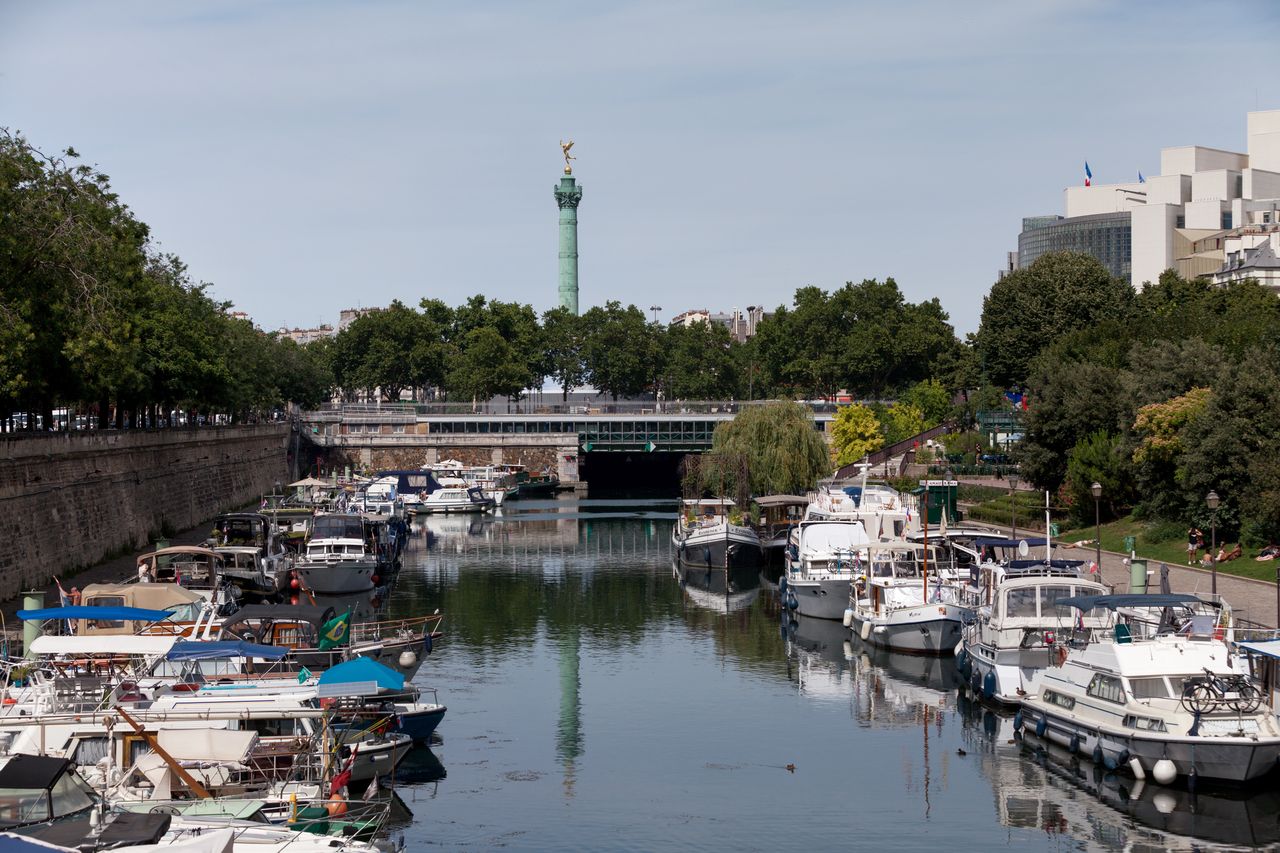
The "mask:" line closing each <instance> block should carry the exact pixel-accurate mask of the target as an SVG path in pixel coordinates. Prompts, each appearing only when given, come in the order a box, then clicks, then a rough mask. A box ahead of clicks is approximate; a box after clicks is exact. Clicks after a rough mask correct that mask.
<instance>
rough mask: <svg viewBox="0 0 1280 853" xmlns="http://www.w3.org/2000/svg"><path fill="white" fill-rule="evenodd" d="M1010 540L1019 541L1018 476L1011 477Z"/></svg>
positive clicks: (1011, 475) (1012, 475)
mask: <svg viewBox="0 0 1280 853" xmlns="http://www.w3.org/2000/svg"><path fill="white" fill-rule="evenodd" d="M1009 530H1010V532H1009V538H1010V539H1012V540H1014V541H1015V542H1016V541H1017V539H1018V475H1017V474H1010V475H1009Z"/></svg>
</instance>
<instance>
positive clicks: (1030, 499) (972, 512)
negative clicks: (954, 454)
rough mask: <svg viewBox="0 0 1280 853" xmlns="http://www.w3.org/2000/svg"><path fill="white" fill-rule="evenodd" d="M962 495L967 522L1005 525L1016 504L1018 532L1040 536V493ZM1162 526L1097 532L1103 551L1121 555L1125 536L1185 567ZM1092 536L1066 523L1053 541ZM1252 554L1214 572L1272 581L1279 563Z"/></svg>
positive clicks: (1155, 558)
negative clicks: (965, 504) (966, 503)
mask: <svg viewBox="0 0 1280 853" xmlns="http://www.w3.org/2000/svg"><path fill="white" fill-rule="evenodd" d="M960 497H961V500H962V501H966V502H967V501H977V502H975V503H973V504H970V505H968V506H966V507H965V510H966V518H970V519H973V520H974V521H986V522H994V523H996V524H1000V525H1003V526H1005V527H1008V526H1009V521H1010V519H1011V517H1012V514H1013V513H1014V512H1015V505H1016V513H1017V517H1018V530H1019V531H1023V532H1026V533H1027V534H1028V535H1035V534H1039V535H1041V536H1043V535H1044V495H1043V494H1042V493H1040V492H1025V491H1024V492H1019V493H1018V494H1016V495H1014V496H1012V497H1011V496H1010V495H1009V494H1008V493H1007V492H1006V491H1005V490H1003V489H994V488H987V487H981V486H977V487H966V488H965V489H964V491H963V492H962V494H961V496H960ZM1053 517H1054V518H1057V519H1063V518H1065V513H1061V512H1057V511H1055V512H1054V513H1053ZM1060 523H1062V522H1060ZM1164 528H1165V529H1164V530H1163V531H1157V529H1156V527H1155V526H1154V525H1152V524H1149V523H1148V522H1145V521H1138V520H1136V519H1133V518H1122V519H1118V520H1116V521H1112V522H1108V523H1107V524H1104V525H1102V528H1101V534H1102V548H1103V550H1104V551H1115V552H1119V553H1124V538H1125V537H1126V536H1133V537H1134V538H1135V539H1136V540H1137V544H1136V550H1137V552H1138V556H1139V557H1140V558H1143V559H1146V560H1149V561H1151V562H1155V563H1169V564H1170V565H1175V566H1185V565H1186V564H1187V541H1186V538H1185V536H1182V535H1178V536H1176V537H1174V538H1173V539H1169V538H1168V532H1169V531H1168V525H1164ZM1161 534H1163V535H1161ZM1205 534H1206V541H1205V547H1206V548H1207V547H1208V544H1209V543H1208V531H1207V530H1206V531H1205ZM1149 535H1153V536H1154V538H1155V539H1157V540H1160V541H1152V540H1151V539H1150V538H1148V536H1149ZM1093 537H1094V528H1093V525H1089V526H1087V527H1081V528H1076V529H1074V530H1072V529H1068V528H1067V527H1066V526H1065V524H1064V526H1063V527H1062V531H1061V534H1060V535H1059V536H1058V537H1057V538H1058V541H1062V542H1075V541H1079V540H1082V539H1087V540H1089V541H1091V542H1092V541H1093ZM1222 544H1223V543H1222V542H1219V543H1218V545H1219V546H1221V545H1222ZM1226 544H1229V545H1234V544H1235V543H1234V542H1229V543H1226ZM1255 553H1256V552H1252V551H1250V550H1249V549H1247V548H1246V549H1245V553H1244V556H1243V557H1241V558H1239V559H1236V560H1231V561H1229V562H1225V563H1219V564H1218V571H1220V572H1223V573H1225V574H1229V575H1239V576H1240V577H1246V578H1255V579H1258V580H1264V581H1274V580H1275V579H1276V568H1277V562H1280V561H1269V562H1265V563H1259V562H1257V561H1256V560H1254V559H1253V557H1254V555H1255ZM1200 556H1201V557H1203V556H1204V551H1201V552H1200Z"/></svg>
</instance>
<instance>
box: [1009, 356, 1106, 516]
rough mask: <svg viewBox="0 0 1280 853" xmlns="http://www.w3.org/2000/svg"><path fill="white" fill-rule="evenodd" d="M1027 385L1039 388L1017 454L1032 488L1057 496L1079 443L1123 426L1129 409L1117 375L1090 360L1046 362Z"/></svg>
mask: <svg viewBox="0 0 1280 853" xmlns="http://www.w3.org/2000/svg"><path fill="white" fill-rule="evenodd" d="M1030 382H1031V384H1032V386H1033V387H1034V388H1036V389H1037V390H1036V391H1035V393H1034V395H1033V398H1032V399H1033V402H1032V405H1031V409H1030V411H1028V412H1027V416H1026V421H1025V428H1026V437H1025V438H1024V439H1023V441H1022V446H1021V448H1020V449H1019V451H1018V456H1019V460H1020V462H1021V466H1022V473H1023V475H1024V476H1025V477H1026V478H1027V480H1028V481H1029V482H1031V483H1034V484H1035V485H1036V486H1038V487H1040V488H1042V489H1049V490H1050V491H1055V492H1056V491H1057V490H1058V488H1059V487H1060V486H1061V485H1062V482H1063V480H1064V479H1065V477H1066V470H1067V459H1068V456H1069V454H1070V452H1071V449H1072V448H1073V447H1075V446H1076V443H1077V442H1079V441H1080V439H1082V438H1084V437H1085V436H1088V435H1092V434H1093V433H1095V432H1098V431H1102V432H1105V433H1112V432H1115V431H1116V430H1117V429H1119V428H1121V426H1122V425H1126V422H1127V420H1128V417H1129V414H1128V412H1129V410H1128V405H1127V404H1126V403H1125V401H1124V399H1123V396H1122V394H1121V371H1120V370H1119V369H1117V368H1114V367H1110V366H1104V365H1098V364H1092V363H1090V362H1065V363H1057V364H1055V363H1050V362H1048V361H1046V362H1043V363H1040V364H1039V366H1038V367H1037V369H1036V372H1035V373H1033V375H1032V376H1031V379H1030Z"/></svg>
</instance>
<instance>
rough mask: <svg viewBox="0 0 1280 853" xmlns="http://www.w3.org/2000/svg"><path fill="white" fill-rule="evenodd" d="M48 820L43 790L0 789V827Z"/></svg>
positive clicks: (46, 803)
mask: <svg viewBox="0 0 1280 853" xmlns="http://www.w3.org/2000/svg"><path fill="white" fill-rule="evenodd" d="M48 819H49V805H48V800H46V799H45V797H44V789H43V788H0V826H21V825H22V824H24V823H31V822H32V821H37V820H48Z"/></svg>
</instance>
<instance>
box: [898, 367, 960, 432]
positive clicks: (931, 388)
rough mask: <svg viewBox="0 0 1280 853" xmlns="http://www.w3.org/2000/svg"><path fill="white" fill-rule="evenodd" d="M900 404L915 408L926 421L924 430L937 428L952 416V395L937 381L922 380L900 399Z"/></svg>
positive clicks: (900, 396)
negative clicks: (948, 416)
mask: <svg viewBox="0 0 1280 853" xmlns="http://www.w3.org/2000/svg"><path fill="white" fill-rule="evenodd" d="M898 403H899V404H906V405H911V406H915V407H916V409H918V410H919V411H920V416H921V419H922V420H923V421H924V426H923V427H922V429H929V428H931V427H935V426H937V425H938V424H940V423H942V422H943V421H944V420H946V419H947V415H949V414H951V394H949V393H948V392H947V389H946V388H945V387H944V386H943V384H942V383H941V382H939V381H938V380H937V379H921V380H920V381H919V382H917V383H916V384H915V385H912V386H911V387H910V388H908V389H907V390H906V391H905V392H904V393H903V394H901V395H899V397H898Z"/></svg>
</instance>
